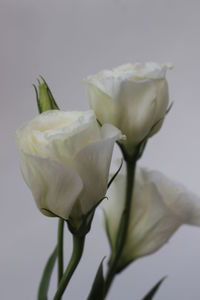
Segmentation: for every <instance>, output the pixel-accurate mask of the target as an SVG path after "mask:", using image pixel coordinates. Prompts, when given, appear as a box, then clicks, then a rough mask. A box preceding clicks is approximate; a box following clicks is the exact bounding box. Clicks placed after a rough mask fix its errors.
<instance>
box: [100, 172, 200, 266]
mask: <svg viewBox="0 0 200 300" xmlns="http://www.w3.org/2000/svg"><path fill="white" fill-rule="evenodd" d="M125 179H126V178H125V176H124V175H118V176H117V178H116V180H115V181H114V183H113V184H112V185H111V188H110V190H109V192H108V198H109V201H107V202H106V206H105V208H104V210H105V218H106V220H105V222H106V229H107V233H108V236H109V240H110V243H111V246H112V248H113V247H115V243H116V239H117V231H118V226H119V222H120V218H121V213H122V211H123V206H124V196H125ZM182 224H191V225H197V226H200V199H199V197H197V196H196V195H194V194H192V193H191V192H189V191H187V190H186V188H185V187H183V186H181V185H180V184H177V183H174V182H173V181H172V180H170V179H168V178H167V177H166V176H164V175H163V174H162V173H160V172H156V171H148V170H146V169H142V168H138V169H137V172H136V181H135V186H134V195H133V199H132V206H131V214H130V223H129V228H128V235H127V240H126V244H125V246H124V250H123V253H122V256H121V260H120V263H119V265H120V266H121V267H123V266H124V265H127V264H128V263H129V262H131V261H132V260H134V259H136V258H139V257H142V256H145V255H148V254H151V253H153V252H155V251H157V250H158V249H159V248H160V247H162V246H163V245H164V244H165V243H166V242H167V241H168V240H169V239H170V237H171V236H172V235H173V233H174V232H175V231H176V230H177V229H178V228H179V227H180V226H181V225H182Z"/></svg>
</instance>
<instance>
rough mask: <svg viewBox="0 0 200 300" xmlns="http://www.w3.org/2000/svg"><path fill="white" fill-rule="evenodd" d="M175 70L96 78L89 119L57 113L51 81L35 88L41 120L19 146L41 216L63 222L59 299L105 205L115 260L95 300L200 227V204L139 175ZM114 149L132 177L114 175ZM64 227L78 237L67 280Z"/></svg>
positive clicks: (90, 86)
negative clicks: (123, 274) (138, 264)
mask: <svg viewBox="0 0 200 300" xmlns="http://www.w3.org/2000/svg"><path fill="white" fill-rule="evenodd" d="M171 68H172V65H171V64H157V63H146V64H138V63H137V64H135V65H132V64H126V65H122V66H120V67H118V68H115V69H113V70H104V71H102V72H100V73H98V74H96V75H93V76H89V77H88V78H87V79H86V80H84V83H85V85H86V87H87V91H88V96H89V102H90V107H91V110H89V111H83V112H80V111H71V112H64V111H61V110H59V108H58V105H57V103H56V101H55V100H54V97H53V95H52V93H51V91H50V89H49V87H48V85H47V83H46V82H45V80H44V79H42V83H41V82H40V81H39V86H38V89H39V93H38V91H37V88H35V89H36V96H37V104H38V109H39V112H40V114H39V115H38V116H36V117H35V118H34V119H33V120H31V121H30V122H28V123H27V124H25V125H24V126H23V127H21V128H20V129H18V130H17V132H16V141H17V145H18V148H19V157H20V167H21V171H22V175H23V177H24V180H25V182H26V183H27V185H28V187H29V188H30V190H31V191H32V194H33V197H34V199H35V202H36V205H37V207H38V208H39V210H40V211H41V212H42V213H43V214H44V215H46V216H51V217H58V218H59V219H60V221H61V223H60V224H61V226H60V225H59V226H60V227H59V228H60V229H59V230H60V231H59V234H58V237H59V238H58V245H57V248H58V250H56V251H54V253H53V254H52V257H51V258H50V259H51V262H52V261H55V258H56V257H58V268H59V280H58V283H59V284H58V289H57V292H56V294H55V297H54V300H58V299H61V297H62V294H63V293H64V290H65V288H66V287H67V284H68V282H69V280H70V278H71V276H72V274H73V272H74V271H75V269H76V267H77V265H78V262H79V260H80V258H81V255H82V252H83V247H84V240H85V236H86V234H87V233H88V232H89V230H90V227H91V224H92V219H93V216H94V213H95V210H96V208H97V207H98V205H99V204H100V203H101V202H102V201H103V200H104V198H105V197H107V198H108V200H107V201H104V202H103V211H104V224H105V229H106V233H107V236H108V239H109V242H110V246H111V254H110V259H109V262H108V270H107V274H106V275H105V276H104V275H103V272H102V264H103V263H101V265H100V267H99V270H98V273H97V276H96V279H95V280H94V284H93V288H92V290H91V292H90V294H89V296H88V300H93V299H97V295H98V299H105V297H106V295H107V292H108V290H109V288H110V286H111V283H112V281H113V279H114V277H115V275H116V274H118V273H119V272H120V271H122V270H123V269H124V268H125V267H126V266H127V265H128V264H130V263H131V262H133V261H134V260H136V259H138V258H140V257H143V256H145V255H149V254H152V253H154V252H155V251H157V250H158V249H160V248H161V247H162V246H163V245H164V244H165V243H166V242H167V241H168V239H169V238H170V237H171V236H172V235H173V233H174V232H175V231H176V230H177V229H178V228H179V226H181V225H182V224H190V225H196V226H200V199H199V197H198V196H196V195H194V194H193V193H191V192H189V191H188V190H187V189H186V188H185V187H183V186H182V185H180V184H178V183H176V182H173V181H172V180H171V179H168V178H167V177H165V176H164V175H163V174H161V173H160V172H158V171H149V170H147V169H145V168H141V167H139V166H137V162H138V160H139V159H140V158H141V156H142V154H143V151H144V149H145V146H146V144H147V142H148V139H149V138H151V137H152V136H153V135H155V134H156V133H157V132H158V131H159V130H160V129H161V127H162V125H163V121H164V119H165V116H166V113H167V112H168V111H169V92H168V83H167V80H166V72H167V70H169V69H171ZM116 142H117V144H118V146H119V147H120V149H121V151H122V156H123V158H124V161H125V165H126V172H124V171H122V170H120V169H119V170H118V171H117V172H116V174H113V175H112V176H111V175H110V174H109V169H110V164H111V159H112V153H113V149H114V145H115V143H116ZM109 178H111V179H110V181H109ZM64 222H66V223H67V225H68V228H69V230H70V231H71V233H72V234H73V240H74V250H73V254H72V258H71V260H70V262H69V265H68V267H67V269H66V271H65V273H64V274H63V273H62V263H63V258H62V255H63V254H62V247H63V244H62V243H63V238H62V235H63V227H62V226H63V224H64ZM51 271H52V270H50V268H49V267H48V268H47V270H46V271H45V272H44V275H43V276H46V277H47V278H48V280H49V278H50V273H51ZM47 278H45V280H42V281H41V286H40V289H39V299H43V298H41V297H43V296H41V295H44V294H45V293H47V288H46V286H47V282H46V280H47ZM43 279H44V278H43ZM43 281H45V282H46V283H45V284H44V285H43V284H42V282H43ZM99 287H101V288H99ZM156 289H157V288H156ZM156 289H154V292H155V291H156ZM45 295H46V294H45ZM45 299H46V298H45ZM151 299H152V298H151Z"/></svg>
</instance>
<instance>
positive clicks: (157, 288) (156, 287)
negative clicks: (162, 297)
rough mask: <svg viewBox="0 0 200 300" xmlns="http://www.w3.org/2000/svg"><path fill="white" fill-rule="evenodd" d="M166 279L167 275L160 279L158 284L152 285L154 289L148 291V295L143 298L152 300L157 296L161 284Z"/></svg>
mask: <svg viewBox="0 0 200 300" xmlns="http://www.w3.org/2000/svg"><path fill="white" fill-rule="evenodd" d="M165 279H166V276H165V277H163V278H162V279H160V280H159V281H158V282H157V283H156V285H154V286H153V287H152V289H151V290H150V291H149V292H148V294H146V296H145V297H144V298H143V299H142V300H152V299H153V298H154V296H155V294H156V293H157V292H158V290H159V288H160V286H161V284H162V283H163V281H164V280H165Z"/></svg>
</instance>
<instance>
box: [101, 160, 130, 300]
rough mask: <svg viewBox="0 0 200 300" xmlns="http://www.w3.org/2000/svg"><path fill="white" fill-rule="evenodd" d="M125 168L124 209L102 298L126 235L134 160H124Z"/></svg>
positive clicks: (111, 278) (109, 282)
mask: <svg viewBox="0 0 200 300" xmlns="http://www.w3.org/2000/svg"><path fill="white" fill-rule="evenodd" d="M126 169H127V181H126V201H125V206H124V210H123V213H122V216H121V220H120V225H119V229H118V239H117V245H116V251H115V253H114V254H113V255H112V257H111V259H110V262H109V269H108V273H107V276H106V279H105V286H104V299H105V297H106V295H107V293H108V291H109V289H110V287H111V284H112V282H113V279H114V277H115V275H116V273H117V267H118V266H117V264H118V261H119V259H120V256H121V254H122V251H123V247H124V244H125V241H126V237H127V231H128V225H129V218H130V208H131V200H132V195H133V187H134V177H135V169H136V160H126Z"/></svg>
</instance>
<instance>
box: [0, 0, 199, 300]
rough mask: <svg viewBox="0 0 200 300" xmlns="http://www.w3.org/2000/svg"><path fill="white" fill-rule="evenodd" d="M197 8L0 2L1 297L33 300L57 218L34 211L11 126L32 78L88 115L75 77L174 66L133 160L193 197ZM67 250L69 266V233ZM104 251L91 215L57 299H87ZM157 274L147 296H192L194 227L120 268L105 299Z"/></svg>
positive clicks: (30, 94)
mask: <svg viewBox="0 0 200 300" xmlns="http://www.w3.org/2000/svg"><path fill="white" fill-rule="evenodd" d="M199 10H200V2H199V1H198V0H190V1H187V0H168V1H164V0H146V1H145V0H129V1H128V0H127V1H126V0H115V1H114V0H113V1H111V0H99V1H97V0H80V1H77V0H65V1H64V0H54V1H51V0H40V1H35V0H29V1H28V0H24V1H23V0H18V1H14V0H13V1H11V0H0V99H1V100H0V101H1V102H0V103H1V106H0V107H1V111H0V114H1V115H0V138H1V147H0V154H1V155H0V172H1V181H0V191H1V200H0V213H1V217H0V230H1V233H0V253H1V255H0V299H2V300H8V299H9V300H10V299H17V300H18V299H19V300H27V299H28V300H32V299H36V291H37V287H38V283H39V279H40V276H41V273H42V270H43V266H44V263H45V261H46V258H47V256H48V255H49V253H50V252H51V251H52V249H53V247H54V245H55V243H56V230H57V220H56V219H51V218H47V217H44V216H43V215H41V214H40V213H39V212H38V210H37V209H36V207H35V204H34V201H33V200H32V196H31V193H30V191H29V190H28V188H27V187H26V185H25V184H24V182H23V179H22V177H21V174H20V172H19V167H18V155H17V149H16V145H15V142H14V132H15V129H16V128H17V127H19V126H20V125H21V124H22V123H23V122H25V121H27V120H29V119H31V118H32V117H34V116H35V115H36V114H37V109H36V102H35V95H34V91H33V88H32V86H31V84H32V83H33V82H36V78H37V76H38V75H39V74H42V75H43V76H44V77H45V78H46V80H47V82H48V83H49V85H50V87H51V89H52V91H53V93H54V95H55V97H56V99H57V101H58V103H59V105H60V107H61V108H62V109H63V110H74V109H87V108H88V102H87V96H86V93H85V90H84V87H83V85H82V83H81V81H82V79H83V78H84V77H86V76H87V75H88V74H93V73H96V72H97V71H99V70H101V69H104V68H112V67H115V66H117V65H119V64H122V63H126V62H138V61H139V62H140V61H141V62H144V61H158V62H166V61H167V62H173V63H174V65H175V68H174V70H173V71H170V72H169V73H168V79H169V87H170V98H171V100H173V101H174V102H175V104H174V107H173V109H172V111H171V112H170V114H169V115H168V116H167V119H166V122H165V124H164V126H163V128H162V130H161V131H160V133H159V134H158V135H157V136H155V137H154V138H152V139H151V141H149V144H148V147H147V149H146V151H145V154H144V156H143V158H142V162H141V163H142V164H143V165H146V166H148V167H151V168H155V169H159V170H161V171H163V172H164V173H165V174H167V175H169V176H170V177H172V178H174V179H177V180H179V181H181V182H183V183H184V184H185V185H186V186H188V187H189V188H190V189H191V190H193V191H194V192H196V193H199V194H200V176H199V166H200V157H199V153H200V142H199V129H200V118H199V115H200V113H199V111H200V104H199V100H200V89H199V86H200V84H199V78H200V75H199V69H200V60H199V53H200V38H199V36H200V17H199ZM65 245H66V253H68V254H66V261H67V258H68V255H69V253H70V251H71V237H70V235H69V234H66V241H65ZM108 250H109V248H108V244H107V240H106V237H105V235H104V232H103V230H102V227H101V219H100V217H99V214H98V213H97V215H96V218H95V222H94V226H93V229H92V231H91V233H90V234H89V235H88V238H87V244H86V249H85V254H84V257H83V260H82V262H81V264H80V266H79V272H77V273H76V274H75V276H74V277H73V280H72V281H71V284H70V286H69V290H68V291H67V292H66V294H65V297H64V299H74V300H84V299H86V295H87V292H88V290H89V287H90V285H91V282H92V279H93V277H94V273H95V271H96V269H97V266H98V264H99V262H100V260H101V258H102V257H103V256H104V255H105V254H108ZM163 275H168V278H167V280H166V282H165V283H164V284H163V286H162V288H161V290H160V292H159V294H158V295H157V297H156V298H155V299H157V300H159V299H161V300H172V299H174V300H177V299H181V300H195V299H199V295H200V230H199V228H193V227H187V226H183V227H182V228H181V229H180V230H179V231H178V232H177V233H176V234H175V235H174V236H173V238H172V239H171V240H170V242H169V243H168V244H167V245H166V246H165V247H163V248H162V250H161V251H159V252H157V253H156V254H154V255H152V256H149V257H146V258H144V259H142V260H139V261H138V262H136V263H135V264H134V265H131V266H130V267H129V268H127V270H126V271H125V272H123V273H122V274H121V275H120V276H119V277H118V278H117V279H116V281H115V282H114V285H113V287H112V290H111V293H110V295H109V297H108V299H110V300H112V299H116V300H117V299H119V300H120V299H126V300H129V299H130V300H133V299H136V300H137V299H141V297H142V295H144V293H145V292H146V291H147V290H148V289H149V288H150V287H151V286H152V285H153V284H154V283H155V282H156V281H157V280H158V279H160V278H161V277H162V276H163ZM53 279H54V280H53V281H52V285H51V289H50V294H51V296H50V299H51V298H52V295H53V291H54V288H55V283H54V282H55V274H54V278H53Z"/></svg>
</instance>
